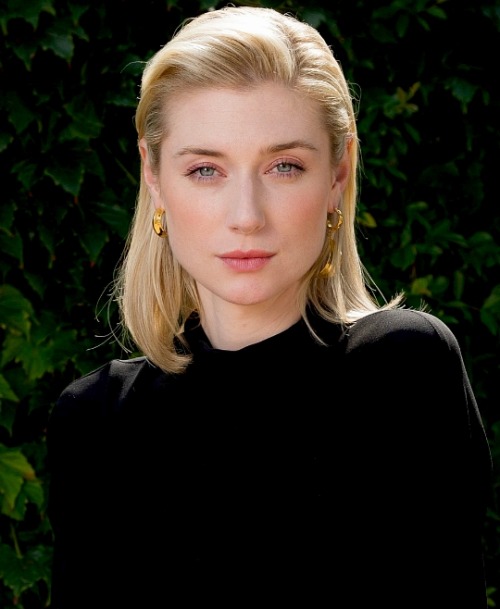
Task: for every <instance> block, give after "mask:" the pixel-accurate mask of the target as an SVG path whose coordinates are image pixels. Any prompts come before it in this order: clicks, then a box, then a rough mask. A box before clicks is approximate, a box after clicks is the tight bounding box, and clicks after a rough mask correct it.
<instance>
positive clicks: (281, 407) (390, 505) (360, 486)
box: [48, 7, 490, 609]
mask: <svg viewBox="0 0 500 609" xmlns="http://www.w3.org/2000/svg"><path fill="white" fill-rule="evenodd" d="M136 127H137V132H138V145H139V150H140V155H141V165H142V172H141V186H140V192H139V196H138V201H137V208H136V214H135V218H134V221H133V225H132V229H131V233H130V238H129V241H128V244H127V250H126V255H125V258H124V261H123V264H122V266H121V270H120V274H119V277H118V282H117V286H116V298H117V300H118V302H119V304H120V310H121V312H122V318H123V325H124V327H125V328H126V330H127V332H128V336H129V338H130V339H131V341H132V342H133V344H135V346H136V347H137V348H138V349H139V350H140V351H141V352H142V353H143V354H144V355H143V356H141V357H135V358H131V359H130V360H128V361H118V360H115V361H112V362H109V363H107V364H104V365H103V366H102V367H101V368H99V369H98V370H96V371H94V372H92V373H90V374H88V375H86V376H85V377H83V378H81V379H78V380H76V381H74V382H73V383H72V384H71V385H70V386H69V387H67V388H66V389H65V390H64V391H63V393H62V395H61V397H60V399H59V401H58V403H57V404H56V406H55V408H54V410H53V413H52V416H51V419H50V424H49V434H48V443H49V444H48V446H49V457H50V465H51V471H52V479H51V491H50V510H49V513H50V518H51V523H52V526H53V530H54V535H55V559H54V576H53V585H52V594H53V605H52V606H53V607H54V608H57V609H63V608H64V609H69V608H71V609H75V608H78V607H92V608H95V607H121V606H131V607H135V606H137V607H149V606H154V607H157V606H166V607H167V606H169V607H170V606H172V607H183V606H186V607H198V606H204V605H205V604H208V603H211V604H215V605H216V606H219V607H221V606H223V607H240V606H244V605H249V606H274V605H278V606H287V605H288V604H291V603H293V604H294V605H298V606H303V607H322V606H325V607H326V606H328V607H336V606H339V607H340V606H341V607H344V606H347V607H355V608H358V607H359V608H361V607H368V606H370V607H371V606H381V607H384V608H385V609H387V608H393V607H394V608H396V607H398V608H402V607H405V608H407V607H419V608H423V607H425V608H427V609H429V608H433V607H450V608H452V607H453V608H456V607H464V608H465V607H467V609H480V608H485V607H486V592H485V581H484V573H483V564H482V560H483V556H482V545H481V527H482V523H483V519H484V515H485V497H486V493H487V489H488V484H489V471H490V457H489V452H488V446H487V442H486V438H485V434H484V430H483V427H482V423H481V418H480V414H479V412H478V408H477V405H476V401H475V398H474V394H473V391H472V389H471V386H470V383H469V379H468V376H467V372H466V370H465V368H464V363H463V360H462V356H461V353H460V349H459V346H458V344H457V341H456V339H455V337H454V336H453V334H452V333H451V331H450V330H449V328H448V327H447V326H446V325H445V324H444V323H443V322H441V321H440V320H439V319H437V318H436V317H434V316H433V315H431V314H429V313H427V312H423V311H415V310H409V309H405V308H404V307H403V305H402V303H401V299H400V297H396V298H394V299H393V300H391V301H390V302H387V303H384V304H379V303H378V302H377V301H376V300H375V299H374V298H373V296H372V294H373V292H372V290H371V288H370V287H369V285H368V283H367V281H366V279H365V276H364V271H363V266H362V263H361V261H360V259H359V255H358V251H357V246H356V240H355V212H356V198H357V192H356V184H357V179H358V174H357V167H358V165H357V163H358V140H357V132H356V122H355V114H354V111H353V103H352V98H351V95H350V91H349V86H348V83H347V82H346V80H345V78H344V76H343V74H342V71H341V69H340V67H339V64H338V63H337V61H336V60H335V58H334V57H333V55H332V53H331V50H330V49H329V47H328V46H327V44H326V43H325V41H324V40H323V39H322V38H321V36H320V35H319V33H318V32H317V31H316V30H314V29H313V28H312V27H310V26H308V25H307V24H305V23H302V22H300V20H297V19H295V18H293V17H291V16H287V15H282V14H280V13H278V12H276V11H275V10H272V9H266V8H250V7H238V8H235V7H227V8H224V9H221V10H214V11H211V12H207V13H205V14H203V15H201V16H199V17H197V18H195V19H193V20H191V21H190V22H188V23H187V24H185V25H184V27H182V28H181V29H179V31H178V32H177V33H176V35H175V36H174V37H173V39H172V40H171V41H170V42H169V43H168V44H166V45H165V46H164V47H163V48H162V49H161V50H160V51H159V52H158V53H157V54H156V55H155V56H154V57H153V58H152V59H151V60H150V61H149V63H148V64H147V65H146V68H145V70H144V74H143V79H142V85H141V95H140V101H139V104H138V108H137V113H136Z"/></svg>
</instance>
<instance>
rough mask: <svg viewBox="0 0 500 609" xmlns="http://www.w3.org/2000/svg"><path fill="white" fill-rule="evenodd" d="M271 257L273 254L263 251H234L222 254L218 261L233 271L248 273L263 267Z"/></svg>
mask: <svg viewBox="0 0 500 609" xmlns="http://www.w3.org/2000/svg"><path fill="white" fill-rule="evenodd" d="M273 256H274V254H272V253H271V252H266V251H264V250H248V251H246V252H243V251H241V250H235V251H233V252H226V253H224V254H222V255H221V256H220V259H221V260H222V262H224V264H225V265H226V266H227V267H229V268H230V269H232V270H234V271H239V272H250V271H258V270H260V269H262V268H263V267H265V266H266V265H267V264H268V263H269V261H270V260H271V258H272V257H273Z"/></svg>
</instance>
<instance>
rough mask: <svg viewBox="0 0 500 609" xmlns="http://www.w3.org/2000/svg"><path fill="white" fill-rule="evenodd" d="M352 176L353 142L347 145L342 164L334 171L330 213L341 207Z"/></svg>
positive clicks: (341, 160) (329, 206)
mask: <svg viewBox="0 0 500 609" xmlns="http://www.w3.org/2000/svg"><path fill="white" fill-rule="evenodd" d="M350 174H351V141H349V142H348V143H347V146H346V149H345V151H344V154H343V155H342V158H341V159H340V162H339V163H337V165H336V166H335V168H334V170H333V181H332V190H331V196H330V203H329V205H328V212H329V213H332V212H333V210H334V209H336V208H337V207H338V206H339V203H340V200H341V198H342V193H343V192H344V190H345V189H346V186H347V183H348V181H349V176H350Z"/></svg>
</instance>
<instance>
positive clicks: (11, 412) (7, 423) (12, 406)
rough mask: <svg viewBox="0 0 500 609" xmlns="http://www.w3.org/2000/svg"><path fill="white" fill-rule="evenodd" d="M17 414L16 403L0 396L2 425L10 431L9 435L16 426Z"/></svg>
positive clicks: (0, 423)
mask: <svg viewBox="0 0 500 609" xmlns="http://www.w3.org/2000/svg"><path fill="white" fill-rule="evenodd" d="M16 414H17V405H16V403H15V402H11V401H10V400H7V399H5V400H2V399H1V398H0V426H1V427H3V428H4V429H6V430H7V431H8V432H9V436H12V429H13V427H14V421H15V419H16Z"/></svg>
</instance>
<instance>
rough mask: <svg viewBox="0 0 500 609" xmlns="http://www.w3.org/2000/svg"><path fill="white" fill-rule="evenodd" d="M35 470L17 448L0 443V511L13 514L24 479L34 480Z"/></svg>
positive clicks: (14, 514)
mask: <svg viewBox="0 0 500 609" xmlns="http://www.w3.org/2000/svg"><path fill="white" fill-rule="evenodd" d="M35 479H36V476H35V470H34V469H33V468H32V467H31V465H30V464H29V462H28V460H27V459H26V457H25V456H24V455H23V453H22V452H21V451H20V450H18V449H13V448H7V447H6V446H4V445H3V444H0V511H1V513H2V514H4V515H7V516H15V517H17V519H18V520H20V519H22V517H21V518H19V514H18V513H15V510H16V507H18V506H16V504H17V500H18V497H19V495H20V493H21V489H22V487H23V484H24V482H25V480H35Z"/></svg>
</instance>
